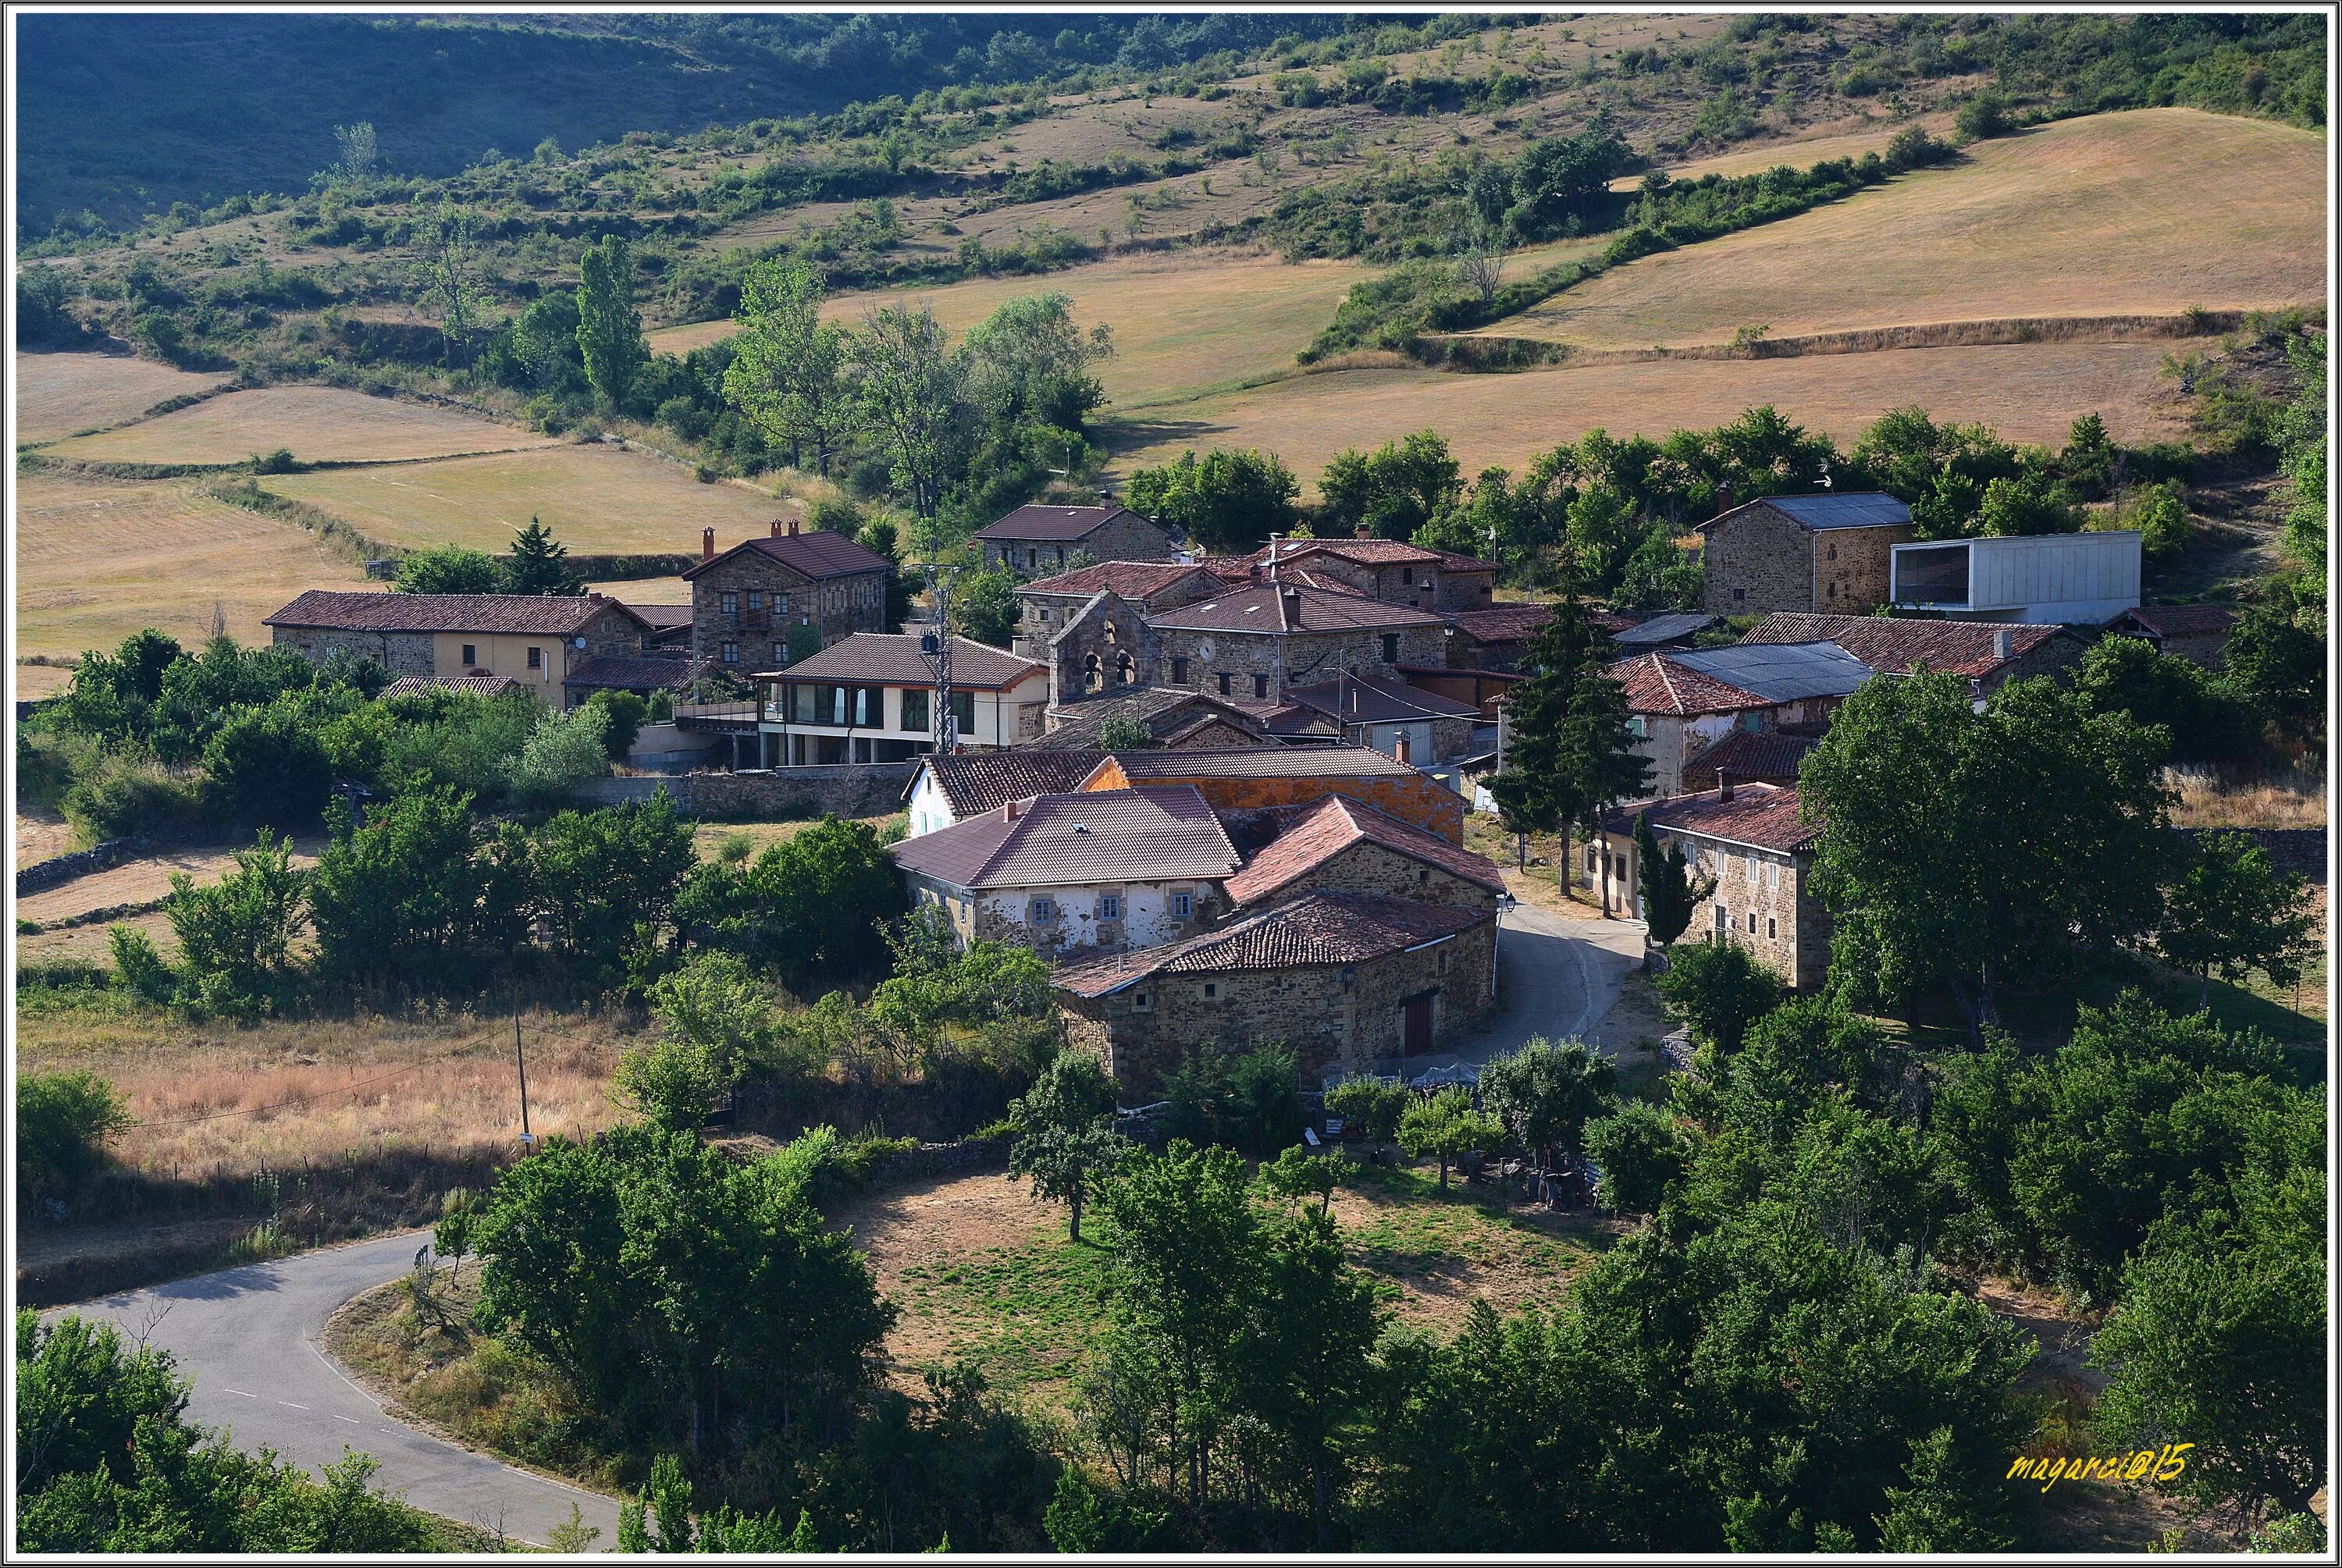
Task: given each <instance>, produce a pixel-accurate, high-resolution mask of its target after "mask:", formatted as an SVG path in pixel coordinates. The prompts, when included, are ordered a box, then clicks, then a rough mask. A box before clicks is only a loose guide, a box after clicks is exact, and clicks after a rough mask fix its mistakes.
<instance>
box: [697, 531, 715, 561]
mask: <svg viewBox="0 0 2342 1568" xmlns="http://www.w3.org/2000/svg"><path fill="white" fill-rule="evenodd" d="M715 559H716V530H715V529H713V528H702V529H701V530H700V531H699V564H701V565H703V566H705V565H706V564H707V563H709V562H710V561H713V560H715Z"/></svg>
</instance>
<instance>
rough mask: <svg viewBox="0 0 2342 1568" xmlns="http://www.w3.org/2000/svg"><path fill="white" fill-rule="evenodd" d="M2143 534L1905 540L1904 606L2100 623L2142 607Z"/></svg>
mask: <svg viewBox="0 0 2342 1568" xmlns="http://www.w3.org/2000/svg"><path fill="white" fill-rule="evenodd" d="M2139 545H2140V535H2139V534H2137V533H2136V532H2134V531H2131V530H2127V529H2126V530H2120V531H2115V532H2108V533H2103V534H2042V535H2038V536H2034V537H2024V538H1990V539H1950V540H1943V541H1939V542H1937V543H1935V544H1897V545H1896V546H1895V551H1894V556H1895V560H1894V568H1893V570H1894V586H1893V591H1892V596H1893V599H1894V602H1895V604H1897V605H1898V606H1901V607H1904V608H1907V609H1914V610H1933V611H1937V612H1939V613H1941V614H1947V615H1954V616H1964V617H1972V618H1979V619H1987V620H1997V621H2023V622H2027V623H2029V624H2035V625H2047V624H2066V625H2093V626H2094V625H2100V624H2104V623H2106V622H2107V621H2110V620H2112V619H2113V618H2114V617H2115V616H2117V615H2119V614H2122V613H2123V612H2124V611H2126V610H2130V609H2135V608H2137V605H2138V583H2139Z"/></svg>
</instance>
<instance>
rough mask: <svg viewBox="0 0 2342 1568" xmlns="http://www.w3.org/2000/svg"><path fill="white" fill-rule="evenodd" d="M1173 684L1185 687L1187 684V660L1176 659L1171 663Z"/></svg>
mask: <svg viewBox="0 0 2342 1568" xmlns="http://www.w3.org/2000/svg"><path fill="white" fill-rule="evenodd" d="M1171 684H1173V685H1175V686H1184V685H1186V684H1187V661H1186V660H1185V659H1176V658H1175V659H1173V660H1172V661H1171Z"/></svg>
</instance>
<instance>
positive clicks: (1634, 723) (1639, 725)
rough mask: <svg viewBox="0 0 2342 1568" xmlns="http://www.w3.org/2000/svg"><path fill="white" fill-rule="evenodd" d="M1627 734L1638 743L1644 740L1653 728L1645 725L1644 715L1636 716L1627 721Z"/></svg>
mask: <svg viewBox="0 0 2342 1568" xmlns="http://www.w3.org/2000/svg"><path fill="white" fill-rule="evenodd" d="M1626 733H1627V734H1630V735H1632V736H1634V737H1635V738H1636V740H1638V741H1639V740H1643V739H1645V738H1646V737H1647V736H1648V735H1649V734H1650V733H1651V726H1650V725H1649V724H1646V723H1644V721H1643V715H1642V714H1636V715H1635V716H1634V717H1632V718H1630V719H1628V720H1627V721H1626Z"/></svg>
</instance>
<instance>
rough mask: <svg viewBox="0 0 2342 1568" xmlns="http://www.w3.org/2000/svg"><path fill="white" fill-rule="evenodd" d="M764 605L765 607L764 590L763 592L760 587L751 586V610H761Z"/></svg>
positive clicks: (749, 599) (749, 594) (749, 595)
mask: <svg viewBox="0 0 2342 1568" xmlns="http://www.w3.org/2000/svg"><path fill="white" fill-rule="evenodd" d="M764 607H765V595H764V594H763V592H762V591H761V590H759V589H756V588H751V589H749V590H748V608H749V610H750V611H752V612H754V611H756V610H761V609H763V608H764Z"/></svg>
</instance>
